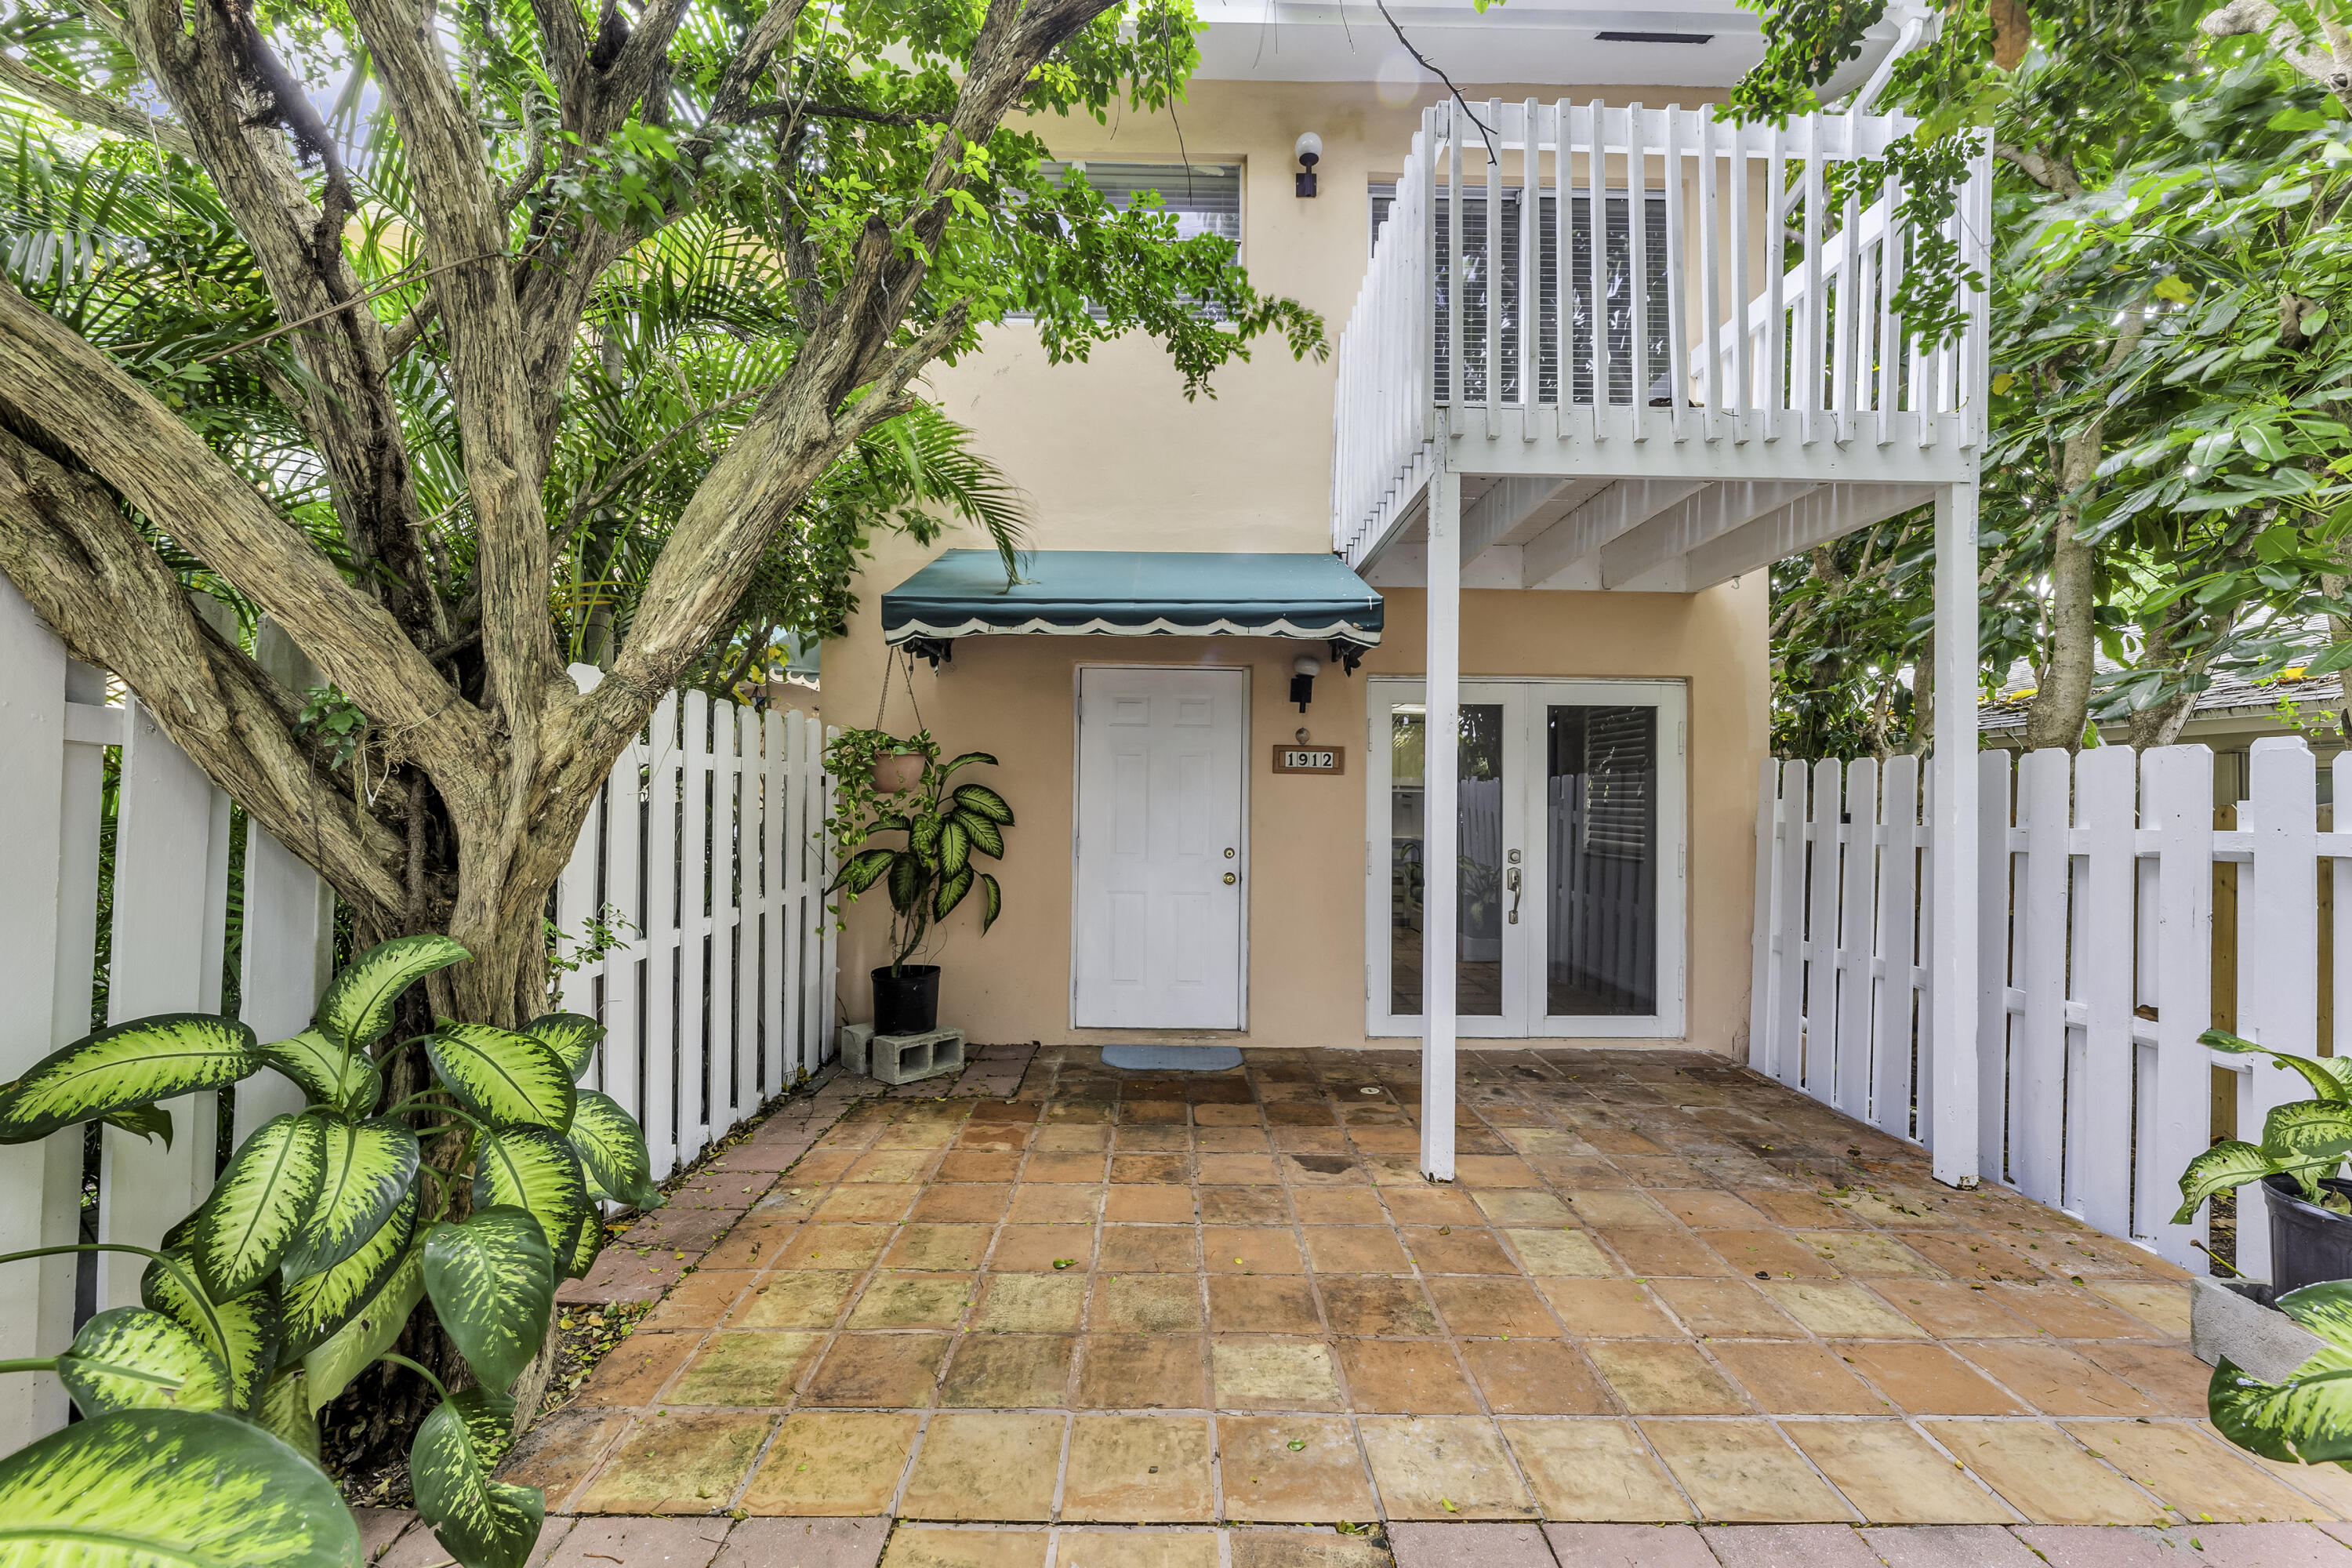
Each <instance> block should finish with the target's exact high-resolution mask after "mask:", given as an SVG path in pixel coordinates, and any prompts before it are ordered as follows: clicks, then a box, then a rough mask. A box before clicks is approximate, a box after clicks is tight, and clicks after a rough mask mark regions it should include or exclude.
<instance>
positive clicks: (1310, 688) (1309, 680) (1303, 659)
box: [1290, 175, 1323, 713]
mask: <svg viewBox="0 0 2352 1568" xmlns="http://www.w3.org/2000/svg"><path fill="white" fill-rule="evenodd" d="M1307 177H1308V178H1310V179H1311V178H1312V177H1313V176H1312V175H1309V176H1307ZM1290 669H1291V675H1290V700H1292V701H1293V702H1296V703H1297V704H1298V710H1299V711H1300V712H1301V713H1304V712H1306V711H1307V704H1308V703H1309V702H1312V701H1314V700H1315V678H1316V677H1317V676H1318V675H1320V674H1322V673H1323V661H1322V660H1321V659H1319V658H1315V657H1314V656H1313V655H1311V654H1301V655H1300V656H1299V657H1298V658H1296V659H1294V660H1292V661H1291V665H1290Z"/></svg>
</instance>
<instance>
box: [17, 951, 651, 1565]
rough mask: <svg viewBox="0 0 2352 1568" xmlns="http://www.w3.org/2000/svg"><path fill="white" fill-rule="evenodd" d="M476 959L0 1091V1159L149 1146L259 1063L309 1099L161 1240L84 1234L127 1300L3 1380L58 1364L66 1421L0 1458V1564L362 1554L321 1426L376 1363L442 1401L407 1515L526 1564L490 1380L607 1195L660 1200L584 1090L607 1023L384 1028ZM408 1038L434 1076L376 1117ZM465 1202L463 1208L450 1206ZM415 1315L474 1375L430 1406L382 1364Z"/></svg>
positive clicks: (33, 1073)
mask: <svg viewBox="0 0 2352 1568" xmlns="http://www.w3.org/2000/svg"><path fill="white" fill-rule="evenodd" d="M466 957H467V952H466V950H465V949H464V948H462V947H460V946H458V945H457V943H456V942H452V941H450V940H449V939H448V938H446V937H442V936H412V937H402V938H399V939H397V940H395V941H393V942H384V943H383V944H382V945H380V946H377V947H374V948H371V949H370V950H369V951H368V952H364V953H362V954H361V955H360V956H359V957H358V958H356V959H354V960H353V961H352V963H351V965H350V966H349V967H348V968H346V969H345V970H343V971H342V973H340V974H338V975H337V976H336V977H335V979H334V981H333V983H332V984H331V985H329V987H328V988H327V993H326V994H325V996H324V997H322V998H321V999H320V1004H319V1010H318V1015H317V1016H316V1018H315V1020H314V1021H313V1022H312V1024H311V1026H310V1028H308V1029H305V1030H303V1031H302V1032H301V1033H300V1034H298V1035H296V1036H294V1037H292V1038H290V1039H285V1040H278V1041H276V1042H274V1043H271V1044H268V1045H264V1044H262V1043H260V1042H259V1040H258V1039H257V1037H256V1036H255V1035H254V1032H253V1031H252V1030H251V1029H249V1028H247V1027H246V1026H244V1025H243V1024H240V1023H237V1022H236V1021H235V1020H233V1019H229V1018H223V1017H217V1016H208V1015H205V1014H195V1013H178V1014H165V1015H162V1016H156V1017H152V1018H141V1019H138V1020H135V1021H133V1022H131V1023H128V1024H121V1025H117V1026H113V1027H111V1028H107V1029H101V1030H100V1031H99V1032H98V1033H96V1034H94V1035H91V1036H89V1037H88V1038H86V1039H82V1040H78V1041H76V1042H74V1043H73V1044H72V1045H70V1046H68V1047H65V1048H64V1049H63V1050H60V1051H58V1052H56V1053H55V1054H53V1055H51V1056H49V1057H47V1058H43V1059H42V1060H41V1061H39V1062H38V1063H37V1064H35V1065H34V1067H33V1068H32V1069H31V1070H30V1071H28V1072H27V1073H26V1074H25V1076H24V1077H23V1078H21V1079H17V1080H16V1082H14V1083H11V1084H6V1085H0V1143H25V1142H33V1141H34V1140H37V1139H41V1138H46V1137H48V1136H49V1135H51V1134H52V1133H55V1132H58V1131H62V1130H64V1129H65V1128H68V1127H71V1126H74V1125H75V1124H77V1123H80V1122H88V1121H103V1122H105V1123H107V1124H108V1125H110V1126H114V1127H119V1128H121V1129H123V1130H125V1131H131V1132H135V1133H138V1134H140V1135H142V1136H145V1137H149V1138H162V1139H163V1141H164V1142H165V1143H166V1144H168V1143H169V1142H171V1139H172V1132H173V1128H172V1117H171V1113H170V1112H169V1111H168V1110H165V1109H164V1108H163V1104H162V1103H161V1102H162V1101H164V1100H171V1099H173V1098H175V1097H177V1096H181V1095H185V1094H192V1093H195V1092H197V1091H199V1090H203V1089H222V1088H225V1087H226V1086H227V1085H229V1084H232V1083H236V1082H237V1081H239V1080H240V1079H246V1078H249V1077H251V1076H252V1075H253V1074H255V1073H257V1072H258V1071H260V1070H261V1069H262V1068H265V1067H268V1068H276V1069H277V1070H278V1072H280V1073H282V1074H283V1075H285V1077H287V1078H289V1079H292V1080H293V1081H294V1083H295V1084H297V1085H298V1086H299V1087H300V1089H301V1090H302V1092H303V1094H304V1095H305V1096H306V1097H307V1098H308V1100H309V1103H308V1104H306V1105H305V1106H304V1107H303V1108H302V1109H301V1110H299V1111H297V1112H293V1113H290V1114H288V1115H283V1116H277V1117H272V1118H271V1119H270V1120H269V1121H266V1122H264V1123H262V1125H261V1126H259V1127H257V1128H256V1129H255V1130H254V1131H253V1132H252V1134H251V1135H250V1136H248V1137H247V1139H246V1140H245V1142H243V1143H241V1144H239V1145H238V1146H237V1149H236V1152H234V1153H233V1154H231V1155H230V1156H229V1160H228V1163H227V1166H226V1169H224V1170H223V1171H222V1173H221V1175H220V1180H219V1181H218V1182H217V1183H216V1184H215V1186H214V1188H213V1191H212V1193H211V1194H210V1195H209V1196H208V1197H206V1198H205V1201H204V1203H203V1204H202V1205H200V1206H199V1207H198V1208H197V1209H196V1211H195V1212H194V1214H191V1215H188V1216H187V1217H186V1218H185V1219H184V1220H182V1221H181V1222H180V1223H179V1224H178V1225H176V1226H173V1227H172V1229H171V1230H170V1231H168V1232H166V1233H165V1235H164V1237H163V1246H162V1247H161V1248H160V1249H153V1250H151V1249H147V1248H142V1247H131V1246H127V1245H123V1244H120V1243H100V1244H97V1247H98V1249H100V1250H108V1251H115V1252H124V1253H131V1254H135V1255H140V1256H143V1257H145V1258H147V1259H148V1260H149V1261H148V1266H147V1269H146V1273H145V1275H144V1276H143V1277H142V1279H141V1281H140V1301H141V1304H140V1305H139V1306H136V1307H115V1308H110V1309H109V1310H106V1311H103V1312H100V1313H99V1314H98V1315H97V1316H95V1317H93V1318H91V1319H90V1320H89V1321H88V1322H87V1323H84V1324H83V1325H82V1327H81V1330H80V1331H79V1333H77V1334H76V1335H75V1336H74V1340H73V1343H72V1344H71V1345H70V1346H69V1347H68V1348H67V1349H66V1350H65V1351H63V1352H59V1353H58V1355H56V1356H55V1357H51V1358H46V1359H43V1360H38V1361H25V1362H10V1363H0V1371H14V1372H28V1371H54V1372H55V1373H57V1375H58V1380H59V1381H60V1382H61V1383H63V1384H64V1385H65V1388H66V1391H67V1393H68V1394H69V1395H70V1396H71V1397H72V1399H73V1401H74V1404H75V1405H77V1406H78V1407H79V1409H80V1411H81V1414H82V1415H83V1416H84V1417H85V1419H84V1420H83V1421H82V1422H81V1423H79V1424H78V1425H76V1426H69V1427H68V1428H67V1429H66V1430H65V1431H62V1432H59V1433H57V1434H55V1435H53V1436H49V1437H46V1438H43V1439H42V1440H40V1441H39V1442H37V1443H35V1444H33V1445H32V1446H30V1447H26V1448H24V1449H22V1450H20V1451H18V1452H17V1453H15V1454H12V1455H10V1456H8V1457H7V1458H5V1459H0V1557H6V1556H7V1555H8V1553H9V1552H10V1550H11V1549H12V1548H22V1547H29V1548H30V1549H31V1550H32V1551H33V1552H34V1553H35V1555H36V1558H37V1560H39V1561H50V1560H53V1557H54V1559H55V1560H64V1557H67V1556H70V1555H71V1554H72V1553H73V1552H75V1551H76V1550H77V1549H100V1548H101V1547H102V1546H106V1545H110V1546H112V1547H114V1548H117V1549H122V1548H129V1549H131V1550H132V1552H133V1554H134V1555H137V1554H138V1552H140V1551H142V1550H144V1551H148V1552H153V1553H154V1560H155V1561H173V1562H183V1561H194V1562H204V1563H233V1564H242V1563H257V1564H258V1563H275V1564H296V1565H300V1568H308V1565H310V1564H313V1563H316V1564H320V1565H325V1564H342V1563H352V1564H356V1563H358V1561H359V1556H358V1552H359V1537H358V1534H357V1532H356V1530H355V1528H354V1527H353V1526H352V1521H351V1518H350V1515H349V1513H348V1511H347V1510H344V1509H343V1508H342V1507H341V1503H340V1500H339V1499H338V1494H337V1493H336V1490H335V1487H334V1483H333V1482H332V1481H331V1480H330V1479H328V1478H327V1476H326V1475H325V1473H324V1472H323V1471H322V1470H320V1468H319V1467H318V1463H317V1461H318V1457H319V1430H318V1422H317V1415H318V1412H319V1411H320V1409H321V1408H323V1407H324V1406H325V1405H326V1404H327V1403H328V1401H330V1400H331V1399H333V1398H334V1397H335V1396H336V1394H340V1393H341V1392H342V1390H343V1389H344V1388H345V1387H346V1386H347V1385H348V1384H350V1383H351V1381H352V1378H354V1377H356V1376H357V1375H358V1374H359V1373H361V1372H362V1371H363V1370H364V1369H365V1368H367V1367H368V1366H370V1365H372V1364H373V1363H375V1362H377V1361H379V1360H392V1361H396V1362H400V1363H403V1364H404V1365H408V1366H410V1367H412V1368H414V1369H415V1370H416V1371H418V1372H420V1373H424V1375H425V1377H426V1378H428V1379H430V1380H432V1381H433V1382H434V1385H435V1387H436V1389H440V1390H441V1392H442V1394H443V1396H444V1397H443V1399H442V1402H441V1403H440V1404H439V1405H436V1407H435V1408H434V1410H433V1411H432V1412H431V1414H429V1415H426V1416H425V1420H424V1422H423V1424H422V1425H421V1426H419V1427H418V1429H417V1433H416V1436H415V1441H414V1443H413V1445H412V1446H411V1447H410V1450H409V1475H410V1479H411V1482H412V1484H413V1485H414V1487H415V1495H416V1510H417V1512H418V1513H419V1515H421V1516H422V1517H423V1518H424V1520H425V1522H426V1523H428V1524H429V1525H431V1526H432V1527H433V1530H434V1531H435V1533H436V1535H437V1536H438V1537H439V1539H440V1542H441V1544H442V1546H443V1547H444V1548H446V1550H447V1551H448V1552H450V1554H451V1555H452V1556H454V1557H455V1558H457V1561H458V1562H459V1563H463V1564H465V1565H466V1568H521V1565H522V1563H524V1561H525V1559H526V1558H527V1557H528V1556H529V1554H530V1550H531V1547H532V1546H533V1544H534V1543H535V1542H537V1540H538V1537H539V1527H540V1521H541V1515H542V1513H543V1511H544V1506H545V1505H544V1500H543V1499H542V1498H541V1494H540V1493H539V1492H538V1491H537V1490H536V1489H530V1488H527V1487H518V1486H512V1485H509V1484H508V1483H506V1482H502V1481H498V1480H494V1479H491V1474H490V1472H491V1470H492V1468H494V1467H495V1466H496V1465H497V1463H498V1461H499V1458H501V1457H502V1456H503V1455H504V1453H505V1451H506V1448H507V1447H508V1444H509V1436H510V1434H511V1433H512V1430H513V1427H514V1416H515V1402H514V1400H513V1398H512V1397H511V1396H510V1395H509V1390H510V1389H511V1388H512V1387H513V1386H514V1383H515V1380H516V1378H517V1377H518V1376H519V1375H520V1373H522V1371H523V1369H524V1368H525V1367H526V1366H528V1365H529V1364H530V1362H531V1360H532V1358H533V1357H534V1356H536V1355H537V1354H538V1353H539V1352H540V1349H541V1344H542V1342H544V1340H545V1338H546V1335H547V1331H548V1326H549V1321H550V1319H551V1316H552V1313H553V1304H554V1299H555V1287H556V1281H557V1280H558V1279H561V1278H563V1277H566V1276H569V1277H572V1278H577V1277H579V1276H581V1275H583V1274H585V1273H586V1272H587V1270H588V1267H589V1265H590V1264H591V1263H592V1262H593V1260H594V1258H595V1256H596V1252H597V1249H598V1247H600V1246H602V1244H603V1240H604V1220H603V1217H602V1214H601V1211H600V1209H599V1207H598V1204H599V1202H600V1201H605V1200H609V1201H616V1202H620V1203H625V1204H628V1205H635V1206H638V1207H650V1206H652V1205H656V1204H658V1203H659V1202H660V1201H661V1200H660V1196H659V1194H657V1193H656V1191H655V1190H654V1186H653V1183H652V1180H651V1171H650V1163H649V1161H648V1159H647V1156H646V1142H645V1136H644V1134H643V1133H642V1132H641V1131H639V1130H638V1127H637V1125H636V1123H635V1121H632V1120H631V1119H630V1117H629V1115H628V1113H627V1112H625V1110H622V1109H621V1107H620V1106H619V1105H618V1104H616V1103H615V1102H614V1100H612V1099H611V1098H609V1097H608V1096H605V1095H604V1094H600V1093H598V1092H597V1091H596V1090H594V1089H583V1088H581V1087H580V1086H579V1079H580V1078H581V1076H582V1075H583V1073H584V1072H585V1071H586V1069H587V1068H588V1065H589V1063H590V1061H591V1059H592V1058H593V1054H594V1048H595V1045H596V1042H597V1041H598V1039H600V1038H601V1037H603V1035H604V1028H603V1026H601V1025H599V1024H597V1023H596V1022H595V1021H594V1020H593V1019H589V1018H583V1017H580V1016H576V1015H572V1014H568V1013H552V1014H549V1015H548V1016H544V1017H541V1018H538V1019H534V1020H533V1021H532V1022H530V1024H528V1025H526V1026H524V1027H523V1028H521V1029H520V1030H514V1029H502V1028H496V1027H493V1026H489V1025H487V1024H461V1023H452V1022H449V1021H447V1020H443V1021H442V1023H441V1024H440V1026H438V1027H437V1028H436V1029H435V1030H434V1031H433V1032H432V1033H431V1034H429V1035H426V1036H425V1037H422V1038H421V1040H418V1041H414V1042H412V1041H389V1040H387V1039H386V1037H387V1036H388V1035H389V1034H390V1033H391V1029H392V1025H393V1016H394V1005H395V1004H397V1003H398V1001H399V1000H400V998H401V996H402V994H404V993H405V992H406V991H407V989H408V988H409V987H410V986H411V985H413V984H415V983H416V982H417V981H418V980H420V979H422V978H423V977H424V976H425V975H426V974H429V973H433V972H434V971H436V970H438V969H443V968H446V967H447V966H448V965H450V964H453V963H458V962H460V961H462V960H464V959H465V958H466ZM412 1043H414V1044H421V1045H422V1046H423V1047H424V1051H425V1059H426V1061H427V1062H428V1063H429V1065H430V1068H431V1073H432V1077H431V1079H430V1081H429V1083H428V1085H427V1087H426V1088H425V1089H424V1090H423V1091H422V1092H420V1093H418V1094H416V1095H414V1096H412V1097H410V1098H409V1099H406V1100H402V1101H401V1102H400V1103H399V1104H396V1105H385V1104H383V1100H384V1098H385V1096H384V1082H383V1071H382V1064H383V1061H384V1060H385V1059H386V1058H388V1057H389V1056H390V1055H391V1054H392V1052H393V1051H394V1050H397V1049H399V1048H400V1047H402V1046H404V1045H408V1044H412ZM410 1112H431V1113H434V1114H436V1115H437V1116H440V1117H443V1118H446V1119H447V1126H446V1129H445V1130H446V1131H450V1132H453V1133H455V1134H456V1135H457V1141H458V1142H459V1143H460V1147H459V1149H458V1152H457V1157H456V1158H455V1159H454V1160H452V1161H451V1163H450V1164H449V1165H448V1167H447V1168H446V1169H439V1168H436V1167H435V1166H433V1165H431V1164H428V1163H426V1162H425V1151H424V1150H423V1148H422V1146H421V1145H420V1143H419V1142H418V1139H417V1134H416V1132H415V1130H414V1129H412V1128H411V1126H410V1125H409V1123H408V1121H406V1120H405V1117H406V1115H407V1113H410ZM428 1131H435V1130H433V1129H428ZM461 1192H464V1193H466V1194H467V1196H469V1197H470V1200H471V1202H470V1204H467V1205H462V1212H453V1211H460V1209H461V1205H457V1202H456V1200H457V1196H458V1195H459V1194H460V1193H461ZM89 1249H90V1248H88V1247H81V1248H75V1247H49V1248H42V1249H40V1250H39V1251H36V1252H22V1253H16V1254H13V1255H10V1256H8V1257H5V1258H0V1262H13V1261H17V1260H20V1259H24V1258H35V1257H39V1256H42V1255H44V1254H45V1253H50V1252H61V1251H78V1250H89ZM425 1300H430V1301H431V1302H432V1304H433V1310H434V1312H435V1315H436V1317H437V1319H438V1320H439V1321H440V1323H441V1326H442V1328H443V1329H444V1331H446V1332H447V1334H448V1336H449V1339H450V1341H451V1342H453V1343H454V1344H455V1345H456V1346H457V1350H458V1352H459V1353H460V1354H461V1355H462V1356H463V1357H464V1359H465V1364H466V1367H467V1370H468V1371H469V1372H470V1373H472V1374H473V1376H474V1377H475V1378H476V1379H477V1380H478V1384H476V1385H475V1386H470V1387H467V1388H464V1389H461V1390H458V1391H457V1392H456V1393H451V1392H449V1391H448V1390H447V1389H446V1388H444V1387H443V1386H442V1385H441V1384H440V1383H439V1381H438V1380H437V1379H435V1378H434V1377H433V1373H431V1372H430V1371H429V1370H428V1369H425V1368H424V1367H421V1366H417V1365H416V1363H414V1362H408V1361H406V1360H405V1358H404V1357H400V1356H397V1355H394V1354H393V1353H392V1347H393V1344H394V1342H395V1341H396V1340H397V1339H398V1338H399V1336H400V1333H401V1331H402V1329H403V1328H404V1326H405V1325H406V1323H407V1321H408V1319H409V1315H410V1314H411V1313H412V1312H413V1311H414V1310H415V1309H416V1307H417V1304H418V1303H419V1302H420V1301H425ZM44 1552H46V1553H49V1554H51V1555H48V1556H44V1555H41V1554H42V1553H44ZM58 1554H62V1555H58ZM77 1560H78V1559H77ZM141 1560H142V1561H145V1560H147V1559H146V1558H145V1557H142V1558H141Z"/></svg>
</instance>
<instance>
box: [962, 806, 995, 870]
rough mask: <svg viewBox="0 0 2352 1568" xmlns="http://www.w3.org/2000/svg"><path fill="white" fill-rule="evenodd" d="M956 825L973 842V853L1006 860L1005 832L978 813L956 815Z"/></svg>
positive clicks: (963, 812)
mask: <svg viewBox="0 0 2352 1568" xmlns="http://www.w3.org/2000/svg"><path fill="white" fill-rule="evenodd" d="M955 823H956V826H958V827H961V828H962V829H963V831H964V837H967V838H969V839H970V840H971V853H972V854H974V855H985V856H987V857H988V858H990V859H992V860H1002V859H1003V858H1004V830H1003V828H1001V827H999V826H996V824H994V823H993V822H991V821H989V820H988V818H986V817H984V816H981V815H979V814H978V813H977V812H970V811H960V812H958V813H956V816H955Z"/></svg>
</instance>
